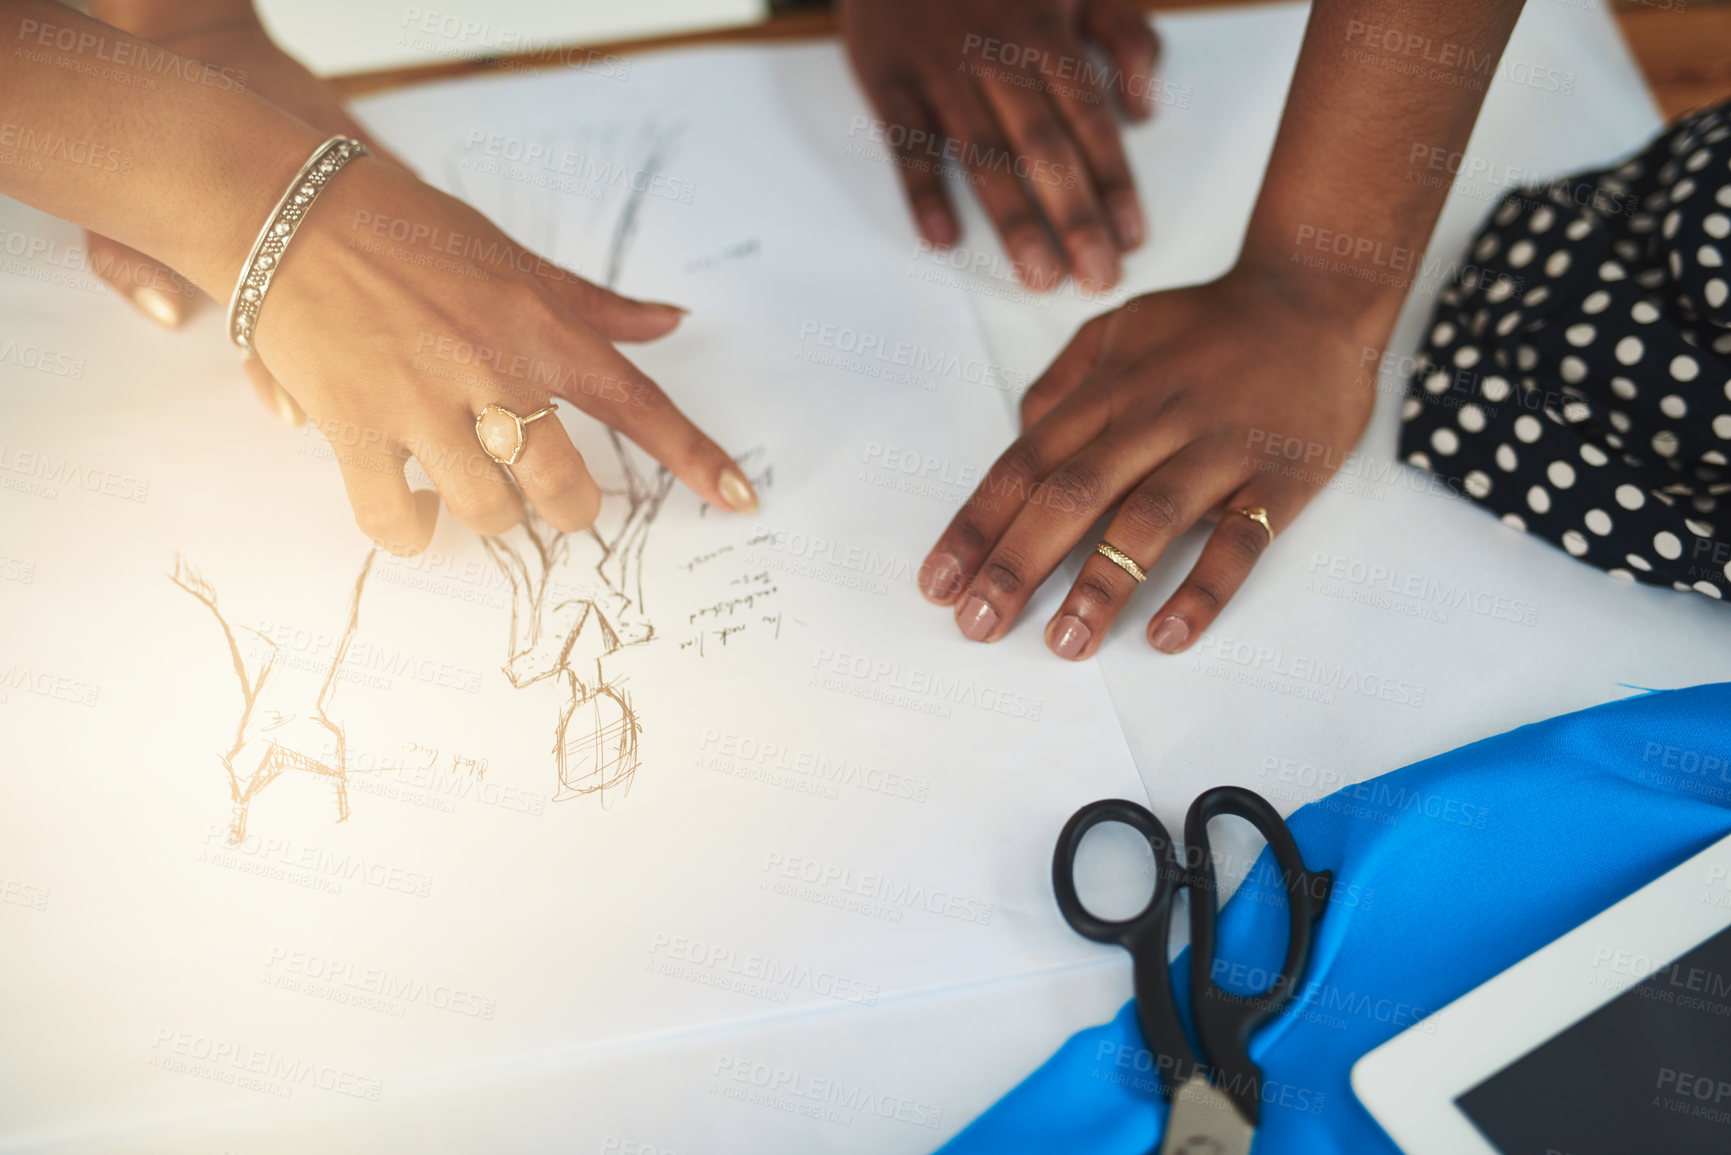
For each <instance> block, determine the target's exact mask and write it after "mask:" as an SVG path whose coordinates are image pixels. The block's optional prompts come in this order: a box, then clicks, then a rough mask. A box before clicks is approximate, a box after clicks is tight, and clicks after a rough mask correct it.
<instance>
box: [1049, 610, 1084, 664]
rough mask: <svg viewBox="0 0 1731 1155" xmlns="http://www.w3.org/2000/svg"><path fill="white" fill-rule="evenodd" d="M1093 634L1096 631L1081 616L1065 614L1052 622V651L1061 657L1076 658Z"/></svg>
mask: <svg viewBox="0 0 1731 1155" xmlns="http://www.w3.org/2000/svg"><path fill="white" fill-rule="evenodd" d="M1093 636H1094V631H1093V630H1090V629H1089V628H1088V627H1087V625H1086V624H1084V623H1083V621H1082V619H1081V618H1079V617H1077V616H1076V615H1075V614H1065V615H1064V616H1063V617H1061V618H1059V619H1058V620H1057V621H1055V622H1053V623H1052V652H1053V653H1054V654H1057V655H1058V656H1059V657H1060V658H1075V657H1076V656H1077V655H1079V654H1080V653H1081V652H1082V650H1083V648H1084V647H1086V646H1087V644H1088V639H1089V638H1091V637H1093Z"/></svg>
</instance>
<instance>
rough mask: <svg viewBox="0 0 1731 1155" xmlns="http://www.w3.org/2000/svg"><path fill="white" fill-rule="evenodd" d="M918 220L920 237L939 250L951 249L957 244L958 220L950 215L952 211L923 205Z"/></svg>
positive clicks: (933, 205) (939, 206)
mask: <svg viewBox="0 0 1731 1155" xmlns="http://www.w3.org/2000/svg"><path fill="white" fill-rule="evenodd" d="M916 219H917V220H918V221H919V225H920V235H921V236H922V237H924V238H926V240H928V241H930V242H931V243H932V244H934V245H937V246H938V247H939V248H949V247H950V246H951V245H953V244H955V243H956V237H957V230H956V220H955V218H954V217H953V216H951V215H950V210H948V209H946V208H944V207H943V206H942V205H935V204H923V205H921V206H920V207H919V213H918V216H917V218H916Z"/></svg>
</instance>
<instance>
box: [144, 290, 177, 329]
mask: <svg viewBox="0 0 1731 1155" xmlns="http://www.w3.org/2000/svg"><path fill="white" fill-rule="evenodd" d="M132 303H133V304H134V305H137V306H138V308H139V309H140V311H142V312H143V313H144V315H145V316H147V317H149V318H150V319H151V320H152V321H155V322H156V323H157V324H158V325H161V326H162V327H163V328H165V329H176V328H179V327H180V320H181V312H180V306H179V305H177V304H175V303H174V302H173V301H172V300H170V299H169V296H168V294H167V293H164V292H163V291H162V290H161V289H155V288H152V287H151V286H149V285H140V286H139V287H138V288H136V289H134V290H132Z"/></svg>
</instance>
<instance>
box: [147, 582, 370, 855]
mask: <svg viewBox="0 0 1731 1155" xmlns="http://www.w3.org/2000/svg"><path fill="white" fill-rule="evenodd" d="M377 554H378V551H377V550H373V551H371V552H369V553H368V554H367V560H366V561H364V562H362V563H361V572H360V576H359V577H358V578H356V579H355V585H354V590H353V592H352V593H351V594H350V596H349V607H348V620H347V623H346V624H345V625H344V628H343V632H342V636H341V637H340V638H339V640H338V642H337V646H336V650H335V652H334V653H333V654H332V656H331V664H330V667H329V669H328V670H327V671H326V673H325V678H324V681H323V683H321V684H320V686H319V692H318V695H317V696H316V697H315V698H314V699H313V703H312V708H311V710H310V711H305V712H290V711H284V710H279V709H276V708H275V707H276V706H278V705H284V704H291V703H289V702H285V701H284V699H283V694H282V693H280V692H279V690H280V685H281V680H280V679H274V678H273V677H272V675H273V674H275V673H276V672H277V660H278V658H280V657H281V650H280V649H279V647H278V646H277V644H276V643H275V642H274V641H272V640H271V639H270V638H269V637H267V636H266V635H264V634H262V633H260V632H259V631H257V630H255V629H252V628H251V627H248V626H243V627H241V629H243V630H244V631H245V632H247V633H249V634H252V635H253V636H254V637H255V638H256V639H257V640H258V642H259V643H260V649H261V651H262V653H261V655H260V656H258V657H257V658H255V659H254V660H253V661H252V662H251V663H249V662H248V660H247V655H245V654H244V653H242V652H241V647H240V641H239V639H238V638H237V637H236V636H235V630H234V627H232V626H230V625H229V623H228V619H227V618H225V617H224V616H223V613H222V610H221V609H220V608H219V607H218V606H217V601H216V590H214V589H212V588H211V586H210V584H209V583H208V582H206V581H205V580H204V579H203V578H202V577H200V576H199V574H198V571H197V570H194V569H193V568H192V567H191V566H190V565H188V564H187V563H186V559H184V558H181V557H178V556H177V557H176V558H175V559H174V572H173V573H171V574H170V575H169V580H170V581H172V582H174V584H175V585H177V586H179V587H180V588H181V589H183V590H185V591H186V592H187V593H189V594H191V595H192V596H193V597H195V598H197V599H198V600H199V601H200V602H202V603H203V604H204V606H205V608H206V609H208V610H210V612H211V614H212V615H213V616H214V617H215V618H216V622H217V625H219V626H221V627H222V636H223V639H224V640H225V641H226V642H227V643H228V653H229V657H230V659H232V660H233V662H234V674H235V678H236V679H237V680H239V682H240V697H241V708H240V718H239V721H238V722H237V723H236V725H235V731H234V741H233V742H232V743H231V744H230V745H229V747H228V749H227V750H226V751H224V752H223V754H222V765H223V769H224V770H226V771H228V787H229V800H230V802H231V803H232V804H233V807H234V809H233V812H232V814H231V815H230V817H229V823H228V841H229V843H230V844H232V845H236V846H238V845H240V844H241V843H243V842H245V841H246V822H247V816H248V814H249V813H250V812H251V809H252V803H253V800H254V799H255V798H257V797H258V795H259V793H260V792H261V791H263V790H264V788H265V787H267V786H269V785H270V784H271V783H272V782H275V781H276V780H277V778H279V777H280V776H281V775H283V774H284V773H286V772H288V771H291V770H299V771H302V772H304V773H307V774H312V775H315V776H317V777H322V778H328V779H330V785H331V790H332V791H333V793H334V795H335V802H336V811H337V821H338V822H342V821H343V820H345V819H346V818H348V816H349V788H348V768H347V765H346V754H345V751H346V748H347V743H346V741H345V739H344V736H343V728H342V726H341V725H339V724H338V723H337V722H336V721H335V720H334V719H333V718H332V717H331V716H330V713H329V709H330V705H331V699H332V697H333V695H334V694H335V693H336V688H337V681H338V678H339V675H340V673H341V670H342V665H343V659H344V658H346V657H347V656H348V652H349V643H350V642H352V641H353V640H354V636H355V627H356V626H357V625H358V624H359V622H360V609H361V591H362V589H363V588H364V587H365V585H366V581H367V574H368V573H369V572H371V570H372V567H373V558H374V557H376V556H377Z"/></svg>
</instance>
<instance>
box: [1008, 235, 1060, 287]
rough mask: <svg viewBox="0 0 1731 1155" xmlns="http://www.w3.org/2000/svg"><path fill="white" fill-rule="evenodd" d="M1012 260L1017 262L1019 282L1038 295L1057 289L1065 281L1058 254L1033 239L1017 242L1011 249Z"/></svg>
mask: <svg viewBox="0 0 1731 1155" xmlns="http://www.w3.org/2000/svg"><path fill="white" fill-rule="evenodd" d="M1010 260H1011V261H1013V262H1015V273H1016V278H1017V280H1019V281H1021V282H1022V284H1023V285H1025V286H1027V287H1028V288H1030V289H1032V290H1034V291H1035V292H1036V293H1044V292H1047V291H1048V290H1050V289H1053V288H1056V287H1057V284H1058V282H1059V281H1061V280H1063V279H1064V269H1063V267H1062V266H1061V265H1060V264H1059V263H1058V258H1057V254H1055V253H1053V252H1052V250H1051V247H1050V246H1049V245H1047V244H1045V243H1044V242H1042V241H1038V240H1035V239H1034V238H1033V237H1023V238H1022V239H1021V240H1019V241H1017V242H1016V243H1015V245H1014V246H1013V247H1012V248H1011V249H1010Z"/></svg>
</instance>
